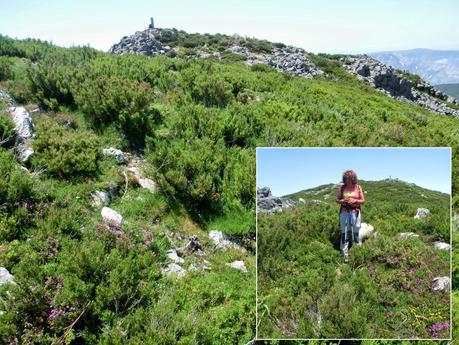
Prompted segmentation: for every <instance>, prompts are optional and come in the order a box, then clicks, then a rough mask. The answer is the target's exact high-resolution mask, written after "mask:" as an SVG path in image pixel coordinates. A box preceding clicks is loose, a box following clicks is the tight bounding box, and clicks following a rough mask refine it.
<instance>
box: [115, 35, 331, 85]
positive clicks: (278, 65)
mask: <svg viewBox="0 0 459 345" xmlns="http://www.w3.org/2000/svg"><path fill="white" fill-rule="evenodd" d="M169 32H172V30H170V29H158V28H155V29H152V28H148V29H146V30H144V31H137V32H136V33H134V34H133V35H131V36H124V37H123V38H122V39H121V40H120V42H119V43H116V44H114V45H113V46H112V47H111V48H110V50H109V52H110V53H112V54H119V55H121V54H143V55H147V56H157V55H167V56H171V57H173V56H175V55H176V53H177V52H178V51H179V48H178V47H174V48H171V47H170V46H169V45H166V44H163V43H162V42H161V39H162V38H163V37H164V36H166V35H167V34H168V33H169ZM227 51H228V52H230V53H233V54H237V55H240V56H242V57H243V58H244V60H245V61H246V63H247V64H248V65H254V64H265V65H268V66H270V67H273V68H275V69H276V70H277V71H279V72H286V73H288V74H290V75H293V76H301V77H305V78H313V77H315V76H317V75H322V74H323V73H324V72H323V71H322V70H320V69H319V68H318V67H317V66H316V65H315V64H314V63H312V62H311V61H310V60H309V59H308V57H307V54H306V52H305V51H304V49H301V48H297V47H293V46H285V47H274V48H273V49H272V51H271V52H270V53H255V52H252V51H250V50H249V49H248V48H247V47H243V46H240V45H238V44H237V43H236V42H234V43H232V44H230V45H229V46H228V48H227ZM193 56H196V57H198V58H208V57H213V58H217V59H221V58H222V54H221V53H220V52H218V51H216V52H209V51H208V50H207V49H206V47H202V49H196V50H195V51H194V52H193Z"/></svg>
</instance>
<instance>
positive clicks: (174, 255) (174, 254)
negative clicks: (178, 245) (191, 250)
mask: <svg viewBox="0 0 459 345" xmlns="http://www.w3.org/2000/svg"><path fill="white" fill-rule="evenodd" d="M167 257H168V258H169V259H170V260H172V261H173V262H175V263H176V264H183V263H184V262H185V259H183V258H181V257H180V256H178V254H177V251H176V250H175V249H169V250H168V251H167Z"/></svg>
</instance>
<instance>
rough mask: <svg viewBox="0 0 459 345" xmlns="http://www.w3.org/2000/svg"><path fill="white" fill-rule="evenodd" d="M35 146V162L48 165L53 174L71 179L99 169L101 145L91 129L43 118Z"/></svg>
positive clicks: (48, 171)
mask: <svg viewBox="0 0 459 345" xmlns="http://www.w3.org/2000/svg"><path fill="white" fill-rule="evenodd" d="M33 148H34V150H35V155H34V156H33V158H32V165H33V166H34V167H36V168H38V169H41V168H44V169H46V172H47V173H48V174H50V175H53V176H57V177H59V178H65V179H71V178H74V177H78V176H88V175H89V174H94V173H95V172H96V170H97V160H98V156H99V150H100V149H99V147H98V139H97V137H96V136H95V135H94V134H93V133H92V132H90V131H85V130H78V131H77V130H74V129H72V128H68V127H65V126H61V125H57V124H54V123H52V122H51V121H42V122H41V123H40V124H39V125H38V126H37V138H36V140H34V142H33Z"/></svg>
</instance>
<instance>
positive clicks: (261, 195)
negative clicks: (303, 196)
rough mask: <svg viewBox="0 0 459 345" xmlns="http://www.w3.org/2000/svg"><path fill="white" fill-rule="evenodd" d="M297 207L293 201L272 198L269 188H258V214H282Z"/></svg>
mask: <svg viewBox="0 0 459 345" xmlns="http://www.w3.org/2000/svg"><path fill="white" fill-rule="evenodd" d="M295 205H296V203H295V202H294V201H293V200H290V199H284V198H279V197H275V196H272V194H271V189H269V187H263V188H257V213H276V212H282V210H283V209H287V208H291V207H294V206H295Z"/></svg>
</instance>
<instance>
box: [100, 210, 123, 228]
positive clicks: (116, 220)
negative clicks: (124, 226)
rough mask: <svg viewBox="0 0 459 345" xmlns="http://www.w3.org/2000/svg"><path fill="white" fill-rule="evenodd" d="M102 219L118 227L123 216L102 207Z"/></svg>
mask: <svg viewBox="0 0 459 345" xmlns="http://www.w3.org/2000/svg"><path fill="white" fill-rule="evenodd" d="M101 215H102V218H103V219H104V221H105V222H107V223H110V224H113V225H117V226H120V225H121V223H122V222H123V216H122V215H120V214H119V213H118V212H116V211H115V210H113V209H111V208H110V207H104V208H102V211H101Z"/></svg>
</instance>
